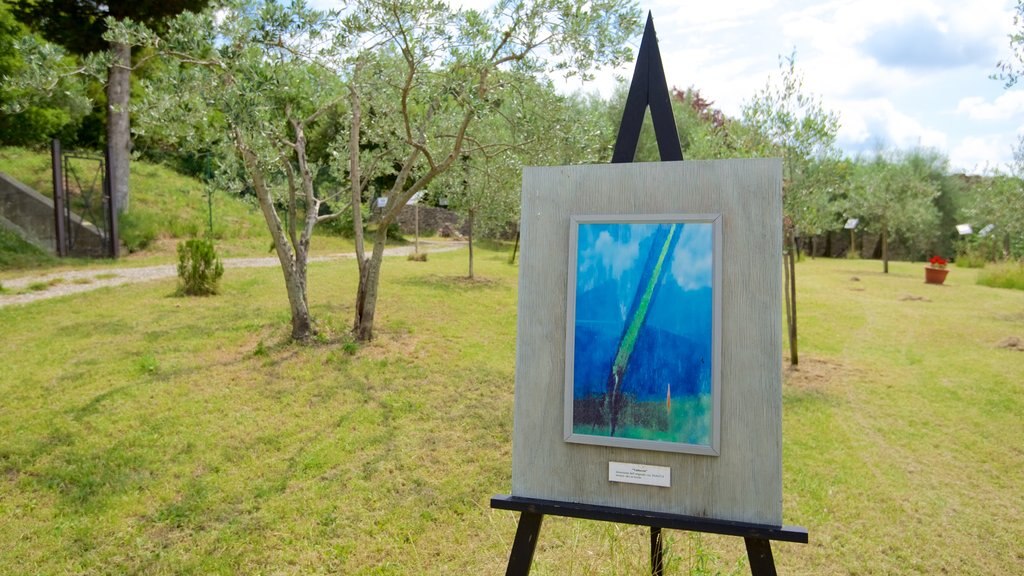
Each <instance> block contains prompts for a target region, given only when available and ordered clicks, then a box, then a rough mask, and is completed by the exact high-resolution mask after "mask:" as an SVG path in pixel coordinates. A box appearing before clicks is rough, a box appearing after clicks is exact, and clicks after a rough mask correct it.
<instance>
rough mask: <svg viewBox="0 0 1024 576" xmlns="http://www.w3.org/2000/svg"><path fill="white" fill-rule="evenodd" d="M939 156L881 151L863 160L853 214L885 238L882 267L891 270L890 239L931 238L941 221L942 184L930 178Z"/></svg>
mask: <svg viewBox="0 0 1024 576" xmlns="http://www.w3.org/2000/svg"><path fill="white" fill-rule="evenodd" d="M937 158H938V157H937V156H929V155H925V154H922V153H919V152H913V151H912V152H909V153H908V152H892V153H889V154H887V155H886V154H882V153H879V154H878V155H876V156H875V157H874V158H873V159H872V160H870V161H867V162H861V163H860V164H859V165H858V166H857V168H856V170H855V176H854V178H853V181H854V185H853V186H852V188H851V189H850V193H849V214H850V215H851V216H855V217H857V218H859V219H860V220H861V222H863V224H864V227H865V229H866V230H869V231H872V232H875V233H877V234H879V235H880V236H881V239H882V270H883V272H884V273H886V274H888V273H889V242H890V241H891V240H892V238H893V237H894V236H895V235H897V234H901V235H903V237H904V238H908V239H923V238H930V237H932V236H933V235H934V232H935V231H936V229H937V224H938V222H939V211H938V209H937V208H936V207H935V204H934V200H935V198H936V197H938V195H939V192H940V190H939V186H938V185H937V183H936V182H935V181H934V180H932V179H931V178H929V172H930V171H931V170H932V166H931V164H930V162H932V161H937V160H936V159H937Z"/></svg>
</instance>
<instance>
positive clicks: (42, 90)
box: [0, 0, 89, 146]
mask: <svg viewBox="0 0 1024 576" xmlns="http://www.w3.org/2000/svg"><path fill="white" fill-rule="evenodd" d="M75 67H76V62H75V60H74V59H73V58H72V57H69V56H68V55H67V54H66V53H65V52H64V51H63V50H62V49H60V48H59V47H58V46H56V45H53V44H50V43H48V42H46V41H44V40H42V39H41V38H39V37H37V36H35V35H33V34H32V33H31V32H29V31H28V29H26V28H25V27H24V26H23V25H22V24H20V23H19V22H17V21H16V20H15V19H14V16H13V14H12V13H11V10H10V6H9V5H8V3H6V2H4V1H3V0H0V78H2V79H3V81H2V82H0V145H12V144H13V145H35V146H40V145H45V144H46V143H47V142H48V141H49V140H50V139H51V138H54V137H59V138H61V139H62V140H65V141H67V140H70V139H71V138H72V137H73V135H74V133H75V131H76V130H77V127H78V125H79V124H80V123H81V121H82V119H83V117H84V116H85V114H86V113H87V112H88V111H89V101H88V98H87V97H86V94H85V89H84V82H83V80H82V79H81V78H78V77H74V76H73V75H70V74H66V73H65V72H67V71H68V70H71V69H74V68H75Z"/></svg>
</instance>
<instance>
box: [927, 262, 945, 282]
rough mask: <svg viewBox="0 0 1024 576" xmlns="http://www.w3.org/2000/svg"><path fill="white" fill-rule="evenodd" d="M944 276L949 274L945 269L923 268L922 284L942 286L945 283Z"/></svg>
mask: <svg viewBox="0 0 1024 576" xmlns="http://www.w3.org/2000/svg"><path fill="white" fill-rule="evenodd" d="M946 274H949V270H947V269H946V268H932V267H931V266H925V267H924V283H925V284H942V283H943V282H945V281H946Z"/></svg>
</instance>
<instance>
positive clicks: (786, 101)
mask: <svg viewBox="0 0 1024 576" xmlns="http://www.w3.org/2000/svg"><path fill="white" fill-rule="evenodd" d="M779 70H780V77H779V81H778V83H775V82H773V81H772V79H771V78H769V80H768V83H767V84H766V86H765V87H764V88H763V89H761V91H760V92H758V93H757V94H756V95H755V96H754V98H753V99H751V100H750V101H749V102H746V103H744V105H743V123H744V124H746V125H747V126H748V127H749V128H750V129H751V130H752V131H753V135H756V136H758V137H759V138H750V139H749V141H748V142H747V146H749V147H750V151H751V153H752V154H753V155H755V156H775V157H781V158H782V160H783V188H782V191H783V196H782V201H783V211H784V212H785V214H786V216H788V217H789V218H790V219H791V220H792V223H793V225H794V226H795V227H796V228H797V229H798V230H800V232H801V234H802V235H807V234H820V233H822V232H825V231H828V230H831V229H833V228H835V227H836V226H837V224H838V222H839V216H840V214H839V212H838V211H837V210H836V209H835V206H834V203H833V202H834V198H835V196H836V194H837V190H838V188H839V185H840V184H839V182H840V178H839V174H838V173H837V172H835V171H834V170H831V168H836V167H838V164H837V163H835V162H834V160H836V159H838V156H839V151H838V148H836V136H837V134H838V132H839V115H838V114H836V113H835V112H833V111H831V110H827V109H825V107H824V106H823V105H822V103H821V99H820V98H818V97H815V96H813V95H809V94H806V93H805V92H804V86H803V76H802V74H800V73H799V72H798V71H797V68H796V52H795V51H794V52H793V53H792V54H790V55H789V56H788V57H781V56H780V58H779ZM753 135H751V136H753Z"/></svg>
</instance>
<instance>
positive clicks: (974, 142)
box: [949, 134, 1016, 174]
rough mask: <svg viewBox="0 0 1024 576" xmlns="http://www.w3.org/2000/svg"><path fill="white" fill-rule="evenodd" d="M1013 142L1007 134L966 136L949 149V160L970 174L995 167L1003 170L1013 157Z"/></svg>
mask: <svg viewBox="0 0 1024 576" xmlns="http://www.w3.org/2000/svg"><path fill="white" fill-rule="evenodd" d="M1015 143H1016V140H1015V139H1014V138H1011V137H1010V136H1008V135H999V134H993V135H987V136H968V137H966V138H964V139H963V140H961V141H960V143H959V144H957V145H956V146H954V147H953V149H952V150H951V151H950V153H949V162H950V164H951V165H953V166H956V167H959V168H961V169H963V170H964V171H965V172H967V173H972V174H981V173H984V172H986V171H988V170H991V169H996V168H998V169H1001V170H1005V169H1006V167H1007V165H1008V164H1009V163H1010V161H1011V160H1012V158H1013V152H1012V150H1013V145H1014V144H1015Z"/></svg>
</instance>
